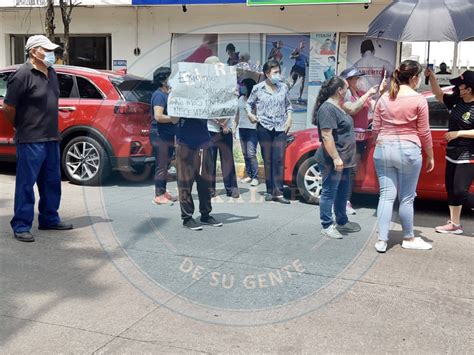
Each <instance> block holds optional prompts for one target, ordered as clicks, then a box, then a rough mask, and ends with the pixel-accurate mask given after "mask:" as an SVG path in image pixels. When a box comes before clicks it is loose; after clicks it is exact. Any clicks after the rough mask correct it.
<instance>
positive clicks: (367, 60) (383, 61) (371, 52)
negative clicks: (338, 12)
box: [346, 36, 397, 92]
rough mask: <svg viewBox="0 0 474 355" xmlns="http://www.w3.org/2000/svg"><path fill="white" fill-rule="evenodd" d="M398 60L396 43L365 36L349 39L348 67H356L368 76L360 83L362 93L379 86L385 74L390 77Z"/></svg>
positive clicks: (362, 78) (360, 80)
mask: <svg viewBox="0 0 474 355" xmlns="http://www.w3.org/2000/svg"><path fill="white" fill-rule="evenodd" d="M396 58H397V44H396V43H395V42H392V41H385V40H378V39H372V38H366V37H364V36H348V37H347V61H346V62H347V67H348V68H349V67H351V66H354V67H356V68H357V69H359V70H360V71H361V72H364V73H365V74H366V75H365V76H363V77H361V78H360V79H359V81H358V86H359V89H360V91H362V92H366V91H367V90H369V88H371V87H372V86H374V85H379V84H380V82H381V81H382V78H383V75H384V73H385V76H386V77H390V76H391V75H392V72H393V71H394V69H395V61H396Z"/></svg>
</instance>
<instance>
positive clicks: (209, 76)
mask: <svg viewBox="0 0 474 355" xmlns="http://www.w3.org/2000/svg"><path fill="white" fill-rule="evenodd" d="M170 84H171V87H172V90H171V93H170V95H169V98H168V114H169V115H170V116H175V117H189V118H202V119H219V118H232V117H234V116H235V113H236V111H237V96H236V87H237V74H236V69H235V68H234V67H230V66H227V65H224V64H199V63H178V69H177V71H176V73H175V74H174V75H173V77H172V78H171V80H170Z"/></svg>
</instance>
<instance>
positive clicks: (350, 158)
mask: <svg viewBox="0 0 474 355" xmlns="http://www.w3.org/2000/svg"><path fill="white" fill-rule="evenodd" d="M316 117H317V126H318V133H319V140H320V141H321V142H322V136H321V129H326V128H329V129H332V136H333V137H334V142H335V143H336V149H337V152H338V153H339V156H340V157H341V159H342V162H343V163H344V168H351V167H354V166H355V155H356V141H355V134H354V123H353V120H352V117H351V116H349V115H348V114H347V113H345V112H343V111H342V110H340V109H339V108H337V107H336V106H334V105H333V104H331V103H330V102H328V101H326V102H324V103H323V104H322V105H321V107H320V108H319V110H318V112H317V116H316ZM315 158H316V160H317V161H318V163H320V164H328V165H329V164H331V165H332V164H333V162H332V158H331V157H330V156H329V154H328V153H327V152H326V151H325V150H324V147H323V144H321V146H320V147H319V148H318V150H317V151H316V155H315Z"/></svg>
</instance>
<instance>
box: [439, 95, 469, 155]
mask: <svg viewBox="0 0 474 355" xmlns="http://www.w3.org/2000/svg"><path fill="white" fill-rule="evenodd" d="M443 101H444V104H445V105H446V106H447V107H448V109H449V125H448V131H449V132H453V131H461V130H470V129H474V102H464V101H463V99H461V98H460V97H459V96H457V95H447V94H445V95H444V96H443ZM446 159H447V160H449V161H451V162H453V163H457V164H466V163H474V139H473V138H456V139H453V140H452V141H450V142H449V143H448V145H447V147H446Z"/></svg>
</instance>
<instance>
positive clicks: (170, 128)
mask: <svg viewBox="0 0 474 355" xmlns="http://www.w3.org/2000/svg"><path fill="white" fill-rule="evenodd" d="M155 106H161V107H163V114H165V115H167V114H168V111H167V108H168V94H167V93H166V92H163V91H161V90H160V89H158V90H156V91H155V92H154V93H153V95H152V96H151V126H152V128H153V127H156V128H157V130H158V134H159V135H160V136H162V137H163V138H166V139H174V136H175V135H176V124H174V123H171V122H169V123H161V122H158V121H157V120H155Z"/></svg>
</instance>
